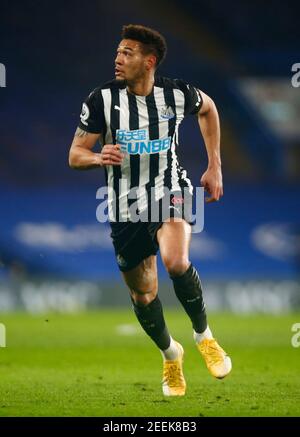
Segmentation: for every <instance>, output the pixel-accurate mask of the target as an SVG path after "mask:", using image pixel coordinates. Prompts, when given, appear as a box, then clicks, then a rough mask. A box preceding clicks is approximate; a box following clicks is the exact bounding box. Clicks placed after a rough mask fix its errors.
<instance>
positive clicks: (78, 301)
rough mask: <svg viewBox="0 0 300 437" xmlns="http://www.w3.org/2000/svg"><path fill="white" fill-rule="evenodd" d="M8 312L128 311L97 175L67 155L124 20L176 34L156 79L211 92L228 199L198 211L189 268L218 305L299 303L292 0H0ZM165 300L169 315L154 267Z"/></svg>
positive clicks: (0, 226) (2, 291) (191, 164)
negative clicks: (72, 165) (100, 214)
mask: <svg viewBox="0 0 300 437" xmlns="http://www.w3.org/2000/svg"><path fill="white" fill-rule="evenodd" d="M2 10H3V14H1V15H2V16H1V21H2V23H1V28H0V34H1V38H0V40H1V52H0V62H1V63H3V64H4V65H5V66H6V74H7V77H6V88H0V111H1V118H0V120H1V122H0V135H1V140H0V141H1V156H0V172H1V186H0V198H1V206H0V207H1V215H0V311H1V312H7V311H12V310H16V309H25V310H26V311H29V312H41V311H48V310H55V311H56V310H57V311H62V312H64V311H77V310H80V309H86V308H89V307H95V306H100V307H102V306H124V305H125V306H129V298H128V295H127V290H126V288H125V286H124V285H123V283H122V282H121V278H120V274H119V272H118V269H117V266H116V263H115V259H114V254H113V249H112V245H111V242H110V238H109V228H108V226H106V225H103V224H99V223H98V222H97V220H96V208H97V206H98V204H99V200H97V199H96V191H97V189H98V188H99V187H100V186H102V185H103V183H104V177H103V172H102V170H99V171H98V170H97V171H96V170H94V171H90V172H75V171H73V170H71V169H69V167H68V149H69V145H70V142H71V140H72V136H73V133H74V130H75V128H76V126H77V122H78V116H79V113H80V109H81V103H82V101H83V99H84V98H85V97H86V96H87V95H88V94H89V92H90V91H91V90H92V89H93V88H94V87H96V86H97V85H98V84H101V83H103V82H105V81H107V80H109V79H110V78H112V77H113V63H114V56H115V49H116V45H117V43H118V41H119V38H120V29H121V27H122V24H124V23H129V22H133V23H143V24H145V25H149V26H152V27H154V28H157V29H158V30H160V31H161V32H162V33H163V34H164V35H165V36H166V39H167V42H168V46H169V51H168V56H167V59H166V61H165V63H164V64H163V66H162V67H161V70H160V74H162V75H169V76H171V77H179V78H182V79H184V80H186V81H187V82H190V83H192V84H194V85H196V86H198V87H199V88H200V89H202V90H204V91H205V92H206V93H207V94H209V95H210V96H212V97H213V99H214V100H215V102H216V104H217V107H218V109H219V112H220V118H221V123H222V155H223V171H224V186H225V195H224V198H223V200H222V201H221V202H219V203H217V204H211V205H209V206H207V207H206V209H205V226H204V231H203V232H202V233H201V234H195V235H194V237H193V243H192V248H191V258H192V260H193V262H194V264H195V265H196V266H197V268H198V269H199V272H200V274H201V277H202V281H203V283H204V287H205V290H206V291H205V295H206V300H207V306H208V308H209V309H210V310H223V309H229V310H231V311H234V312H239V313H241V312H252V311H255V312H256V311H260V312H271V313H280V312H282V311H286V310H291V309H294V308H296V307H299V306H300V292H299V290H300V288H299V262H300V220H299V218H300V214H299V212H300V202H299V198H300V159H299V158H300V123H299V117H300V98H299V97H300V87H299V88H297V87H293V86H292V83H291V79H292V76H293V74H295V73H292V71H291V70H292V65H293V64H295V63H297V62H300V51H299V41H300V28H299V23H298V19H297V16H298V15H299V12H300V9H299V4H297V3H296V2H293V1H286V2H282V1H279V0H275V1H272V5H271V3H270V2H266V3H261V2H260V1H258V0H254V1H251V2H250V1H243V2H235V1H233V0H228V1H226V2H221V1H217V0H211V1H209V2H204V1H196V0H186V1H185V2H184V4H183V3H182V2H181V1H179V0H172V1H171V0H159V1H158V0H153V1H151V2H141V1H137V0H132V1H130V2H122V1H113V0H112V1H108V2H107V1H96V0H90V1H89V2H87V3H86V4H83V3H82V2H79V1H69V0H68V1H66V2H63V3H61V2H57V1H43V2H37V1H33V0H27V1H25V2H20V1H19V2H9V1H6V0H4V1H3V2H2ZM180 156H181V159H182V163H183V164H184V165H185V166H186V167H187V169H188V171H189V174H190V176H191V178H192V180H193V183H194V184H195V185H197V184H199V178H200V176H201V174H202V172H203V171H204V170H205V166H206V155H205V149H204V146H203V144H202V140H201V137H200V134H199V131H198V127H197V123H196V119H195V118H193V117H190V118H189V119H187V120H186V121H185V122H184V125H183V126H182V130H181V150H180ZM159 273H160V278H161V285H160V293H161V296H162V299H163V301H164V303H165V305H176V300H175V298H174V293H173V291H172V289H171V286H170V283H169V281H168V278H167V276H166V274H165V273H164V271H163V269H162V267H161V265H160V271H159Z"/></svg>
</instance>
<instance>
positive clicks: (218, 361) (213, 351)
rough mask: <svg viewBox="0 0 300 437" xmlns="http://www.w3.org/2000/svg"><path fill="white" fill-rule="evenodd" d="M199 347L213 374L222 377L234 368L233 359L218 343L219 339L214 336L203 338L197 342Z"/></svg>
mask: <svg viewBox="0 0 300 437" xmlns="http://www.w3.org/2000/svg"><path fill="white" fill-rule="evenodd" d="M197 348H198V350H199V352H200V353H201V355H202V356H203V358H204V361H205V363H206V366H207V368H208V370H209V372H210V373H211V375H212V376H214V377H215V378H218V379H222V378H225V376H226V375H228V373H229V372H230V371H231V369H232V364H231V359H230V357H229V356H228V355H227V354H226V352H225V351H224V350H223V349H222V348H221V346H219V345H218V343H217V340H215V339H214V338H212V339H205V340H202V341H201V342H200V343H198V344H197Z"/></svg>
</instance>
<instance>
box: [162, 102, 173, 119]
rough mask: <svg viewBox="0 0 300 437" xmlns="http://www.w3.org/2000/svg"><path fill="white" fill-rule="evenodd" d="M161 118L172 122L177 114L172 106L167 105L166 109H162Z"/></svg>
mask: <svg viewBox="0 0 300 437" xmlns="http://www.w3.org/2000/svg"><path fill="white" fill-rule="evenodd" d="M160 117H161V118H164V119H166V120H170V118H174V117H175V114H174V111H173V109H172V108H171V106H167V105H166V106H165V107H164V108H162V110H161V111H160Z"/></svg>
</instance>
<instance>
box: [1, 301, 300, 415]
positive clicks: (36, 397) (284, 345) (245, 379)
mask: <svg viewBox="0 0 300 437" xmlns="http://www.w3.org/2000/svg"><path fill="white" fill-rule="evenodd" d="M165 315H166V320H167V323H168V325H169V329H170V332H171V334H172V335H173V337H174V338H175V339H177V340H178V341H180V342H181V343H182V344H183V346H184V348H185V362H184V373H185V377H186V381H187V393H186V396H185V397H182V398H165V397H164V396H163V395H162V392H161V382H160V381H161V372H162V368H161V362H162V359H161V356H160V353H159V352H158V351H157V349H156V348H155V346H154V345H153V344H152V342H151V341H150V339H149V338H148V337H147V336H146V335H145V334H144V333H143V332H142V331H141V329H140V328H139V325H138V324H137V322H136V320H135V318H134V315H133V313H132V312H131V311H130V309H128V310H103V311H97V312H96V311H95V312H88V313H80V314H75V315H60V314H47V315H43V316H41V315H34V316H33V315H28V314H2V315H0V322H1V323H4V324H5V326H6V331H7V333H6V336H7V347H6V348H0V374H1V376H0V416H145V417H147V416H164V417H171V416H194V417H195V416H299V415H300V348H293V347H292V345H291V337H292V335H293V334H292V332H291V326H292V325H293V324H294V323H296V322H300V314H299V313H298V314H290V315H281V316H264V315H257V316H255V315H253V316H236V315H232V314H211V315H210V326H211V328H212V329H213V330H214V333H215V336H216V338H217V339H218V340H219V342H220V344H221V345H222V346H223V347H224V349H225V350H226V351H227V352H228V353H230V355H231V357H232V361H233V371H232V374H231V375H230V376H228V377H227V378H225V379H224V380H221V381H219V380H215V379H214V378H213V377H211V376H210V375H209V374H208V371H207V370H206V367H205V365H204V362H203V360H202V358H201V356H200V355H199V353H198V351H197V349H196V348H195V346H194V343H193V341H192V332H191V327H190V322H189V320H188V318H187V317H186V316H185V314H184V313H183V311H180V310H178V311H175V310H172V311H170V310H169V311H165ZM128 325H129V326H128Z"/></svg>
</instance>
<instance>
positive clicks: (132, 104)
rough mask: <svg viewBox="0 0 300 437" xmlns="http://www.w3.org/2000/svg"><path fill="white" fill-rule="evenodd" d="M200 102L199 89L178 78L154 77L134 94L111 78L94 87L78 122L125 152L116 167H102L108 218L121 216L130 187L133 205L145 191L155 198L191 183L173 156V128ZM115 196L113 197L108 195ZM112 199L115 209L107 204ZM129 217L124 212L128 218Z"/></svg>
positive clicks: (141, 206)
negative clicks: (147, 89) (144, 91)
mask: <svg viewBox="0 0 300 437" xmlns="http://www.w3.org/2000/svg"><path fill="white" fill-rule="evenodd" d="M201 104H202V97H201V93H200V91H199V90H198V89H197V88H195V87H193V86H191V85H188V84H186V83H185V82H183V81H182V80H179V79H169V78H165V77H156V78H155V83H154V87H153V91H152V92H151V94H149V95H148V96H138V95H134V94H131V93H129V92H128V91H127V89H126V86H125V84H124V82H122V81H116V80H114V81H111V82H108V83H106V84H105V85H103V86H101V87H98V88H96V89H95V90H94V91H92V92H91V94H90V95H89V96H88V98H87V99H86V101H85V102H84V103H83V107H82V113H81V115H80V123H79V127H80V128H81V129H83V130H84V131H87V132H90V133H100V134H101V137H100V141H101V143H102V144H120V145H121V150H122V151H123V152H124V153H125V157H124V159H123V162H122V165H121V166H112V165H109V166H106V170H105V171H106V182H107V186H108V206H109V217H110V219H112V220H118V217H114V216H115V215H117V216H118V214H119V213H121V214H122V217H124V216H125V217H126V214H127V212H126V211H127V210H128V202H129V200H128V197H131V196H129V193H132V192H133V191H135V193H136V199H137V203H138V208H139V210H140V211H143V210H144V209H146V208H147V202H148V200H147V199H148V197H149V194H150V191H152V192H153V190H154V192H155V199H156V200H159V199H161V198H162V197H163V195H164V188H165V187H166V188H167V189H168V190H169V191H171V192H173V191H174V192H178V191H181V190H182V189H183V188H184V187H188V188H189V191H190V193H192V190H193V187H192V184H191V182H190V180H189V178H188V177H187V172H186V171H185V170H184V169H183V168H182V167H181V166H180V165H179V162H178V157H177V151H176V149H177V146H178V128H179V125H180V123H181V121H182V120H183V119H184V117H185V116H186V115H188V114H196V113H197V112H198V111H199V109H200V107H201ZM113 196H115V198H113ZM113 199H114V200H115V201H116V208H115V209H114V210H113V209H112V202H113ZM128 219H129V217H128Z"/></svg>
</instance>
